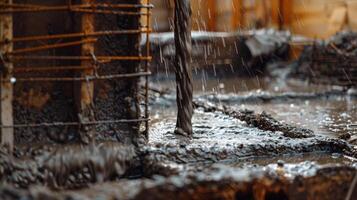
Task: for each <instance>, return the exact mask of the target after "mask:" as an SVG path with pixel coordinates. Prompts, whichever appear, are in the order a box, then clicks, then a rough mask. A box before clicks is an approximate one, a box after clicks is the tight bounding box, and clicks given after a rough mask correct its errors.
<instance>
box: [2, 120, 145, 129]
mask: <svg viewBox="0 0 357 200" xmlns="http://www.w3.org/2000/svg"><path fill="white" fill-rule="evenodd" d="M145 121H149V119H147V118H141V119H119V120H100V121H91V122H82V123H81V122H51V123H46V122H45V123H29V124H14V125H0V127H1V128H38V127H55V126H81V125H100V124H118V123H134V122H145Z"/></svg>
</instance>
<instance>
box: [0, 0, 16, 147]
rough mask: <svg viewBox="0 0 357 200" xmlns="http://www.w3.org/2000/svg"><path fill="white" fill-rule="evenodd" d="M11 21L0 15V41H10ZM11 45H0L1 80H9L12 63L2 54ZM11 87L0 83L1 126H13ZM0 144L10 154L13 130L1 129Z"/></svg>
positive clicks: (9, 83)
mask: <svg viewBox="0 0 357 200" xmlns="http://www.w3.org/2000/svg"><path fill="white" fill-rule="evenodd" d="M0 3H5V4H11V3H12V0H0ZM12 27H13V19H12V14H11V13H8V14H0V40H5V41H6V40H12V37H13V30H12ZM12 50H13V45H12V44H11V43H9V44H2V45H0V54H1V55H0V56H1V57H0V67H1V68H0V73H1V79H3V80H4V79H11V77H12V70H13V63H11V62H9V61H7V60H5V58H4V56H3V54H5V53H8V52H11V51H12ZM12 99H13V86H12V83H11V82H3V81H1V108H0V110H1V125H5V126H11V125H13V110H12V109H13V108H12ZM1 144H2V145H5V146H7V147H8V148H9V150H10V152H12V150H13V147H14V129H13V128H1Z"/></svg>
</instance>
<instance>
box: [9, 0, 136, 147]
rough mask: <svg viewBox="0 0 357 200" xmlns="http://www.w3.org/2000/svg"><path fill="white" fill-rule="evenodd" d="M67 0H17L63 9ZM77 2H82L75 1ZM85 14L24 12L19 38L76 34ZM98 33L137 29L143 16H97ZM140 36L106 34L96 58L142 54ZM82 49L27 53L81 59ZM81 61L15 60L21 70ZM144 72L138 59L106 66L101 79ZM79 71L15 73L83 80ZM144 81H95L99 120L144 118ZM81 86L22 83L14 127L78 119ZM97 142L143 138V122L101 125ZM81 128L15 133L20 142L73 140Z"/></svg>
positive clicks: (16, 95) (21, 45)
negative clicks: (141, 94)
mask: <svg viewBox="0 0 357 200" xmlns="http://www.w3.org/2000/svg"><path fill="white" fill-rule="evenodd" d="M64 2H65V1H63V0H51V1H44V0H26V1H24V0H18V1H15V3H29V4H43V5H64ZM72 2H73V3H80V1H79V0H75V1H74V0H73V1H72ZM97 2H98V3H100V2H108V3H110V2H111V3H118V1H117V0H116V1H114V0H112V1H110V0H107V1H105V0H98V1H97ZM119 2H120V3H128V4H131V3H138V1H133V0H120V1H119ZM80 19H81V15H80V14H78V13H76V14H70V13H68V12H51V13H48V12H45V13H40V12H39V13H21V14H15V15H14V25H15V27H14V37H21V36H30V35H48V34H49V35H51V34H61V33H74V32H80V31H81V30H80V29H81V24H80V23H81V22H80ZM95 21H96V23H95V29H96V30H98V31H99V30H118V29H138V28H139V25H140V22H139V21H140V18H139V17H128V16H119V17H117V16H109V17H106V16H103V15H96V19H95ZM74 40H79V39H78V38H76V39H56V40H52V41H50V42H48V41H36V42H30V43H17V44H16V45H15V50H16V49H20V48H27V47H30V46H38V45H45V44H54V43H61V42H70V41H74ZM138 40H139V36H138V35H131V36H126V35H117V36H103V37H99V38H98V42H97V43H96V44H95V54H96V55H101V56H114V55H118V56H119V55H122V56H130V55H133V56H134V55H135V56H136V55H139V46H138ZM80 54H81V51H80V46H77V47H71V48H59V49H51V50H48V51H41V52H38V53H31V54H26V55H41V56H50V55H52V56H76V55H80ZM78 65H80V62H79V61H54V60H51V61H25V62H16V64H15V70H16V68H20V67H46V66H78ZM138 70H139V62H137V61H130V62H124V61H116V62H111V63H108V64H103V65H101V68H100V70H99V71H98V73H99V75H102V76H103V75H110V74H122V73H135V72H137V71H138ZM79 75H80V74H78V72H73V71H67V72H51V73H49V72H33V73H32V72H31V73H28V72H26V73H16V74H15V77H18V78H26V77H78V76H79ZM138 82H139V79H128V80H126V79H122V80H117V79H116V80H105V81H104V80H103V81H102V80H101V81H95V83H94V84H95V86H94V88H95V89H94V101H93V110H94V114H95V118H96V120H117V119H128V118H129V119H133V118H138V117H139V115H140V109H139V106H138V105H139V98H138V88H139V86H138ZM78 84H80V83H78V82H17V83H16V84H15V85H14V102H13V109H14V123H15V124H28V123H45V122H47V123H50V122H72V121H74V122H76V121H78V112H79V111H78V107H77V104H76V96H78V90H76V88H77V86H78ZM96 131H97V133H98V134H97V137H96V138H97V139H101V140H102V139H105V140H107V139H110V140H119V141H121V142H125V143H128V142H132V141H133V139H135V138H136V137H137V136H138V134H139V133H138V132H139V124H138V123H132V124H105V125H100V126H97V127H96ZM78 140H79V138H78V127H76V126H74V127H73V126H71V127H70V126H68V127H51V128H46V127H41V128H21V129H17V128H16V129H15V143H16V144H21V143H28V142H50V143H52V142H69V141H74V142H75V141H78Z"/></svg>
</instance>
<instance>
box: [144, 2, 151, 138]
mask: <svg viewBox="0 0 357 200" xmlns="http://www.w3.org/2000/svg"><path fill="white" fill-rule="evenodd" d="M147 3H150V0H148V2H147ZM147 12H150V9H149V8H148V9H147ZM146 23H147V24H146V26H147V27H150V17H149V16H148V15H147V16H146ZM149 36H150V33H149V32H147V33H146V56H147V57H149V56H150V42H149V41H150V40H149V38H150V37H149ZM149 68H150V62H149V60H146V62H145V71H146V72H148V71H149ZM145 118H149V77H148V76H146V77H145ZM144 135H145V138H146V139H148V137H149V121H146V122H145V132H144Z"/></svg>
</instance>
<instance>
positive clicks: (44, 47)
mask: <svg viewBox="0 0 357 200" xmlns="http://www.w3.org/2000/svg"><path fill="white" fill-rule="evenodd" d="M96 41H97V39H85V40H80V41H75V42H64V43H58V44H49V45H41V46H37V47H29V48H24V49H17V50H14V51H12V52H8V54H10V55H14V54H21V53H30V52H36V51H44V50H48V49H56V48H62V47H70V46H76V45H81V44H85V43H94V42H96Z"/></svg>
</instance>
